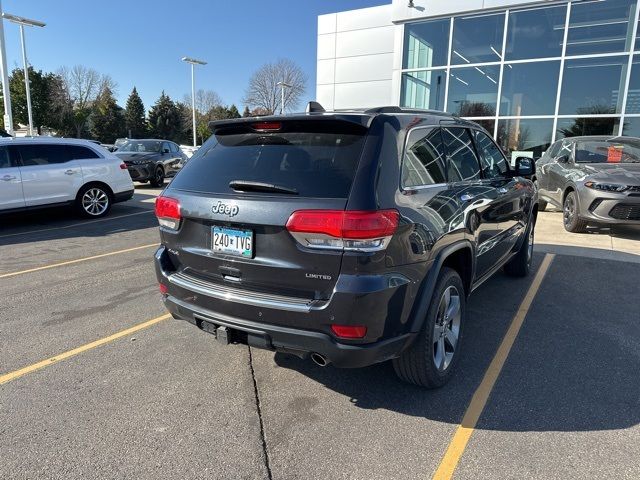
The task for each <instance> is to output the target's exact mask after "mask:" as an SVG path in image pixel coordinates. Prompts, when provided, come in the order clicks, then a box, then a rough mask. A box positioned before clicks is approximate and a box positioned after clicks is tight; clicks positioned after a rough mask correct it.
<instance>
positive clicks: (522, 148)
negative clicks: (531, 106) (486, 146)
mask: <svg viewBox="0 0 640 480" xmlns="http://www.w3.org/2000/svg"><path fill="white" fill-rule="evenodd" d="M552 134H553V119H552V118H548V119H547V118H543V119H538V118H536V119H515V120H500V121H499V122H498V138H497V141H498V145H500V147H502V149H503V150H504V151H505V152H507V153H508V154H509V155H510V157H511V158H512V159H513V158H515V157H517V156H518V152H533V157H534V158H539V157H541V156H542V154H543V153H544V152H545V150H547V148H549V145H550V144H551V136H552Z"/></svg>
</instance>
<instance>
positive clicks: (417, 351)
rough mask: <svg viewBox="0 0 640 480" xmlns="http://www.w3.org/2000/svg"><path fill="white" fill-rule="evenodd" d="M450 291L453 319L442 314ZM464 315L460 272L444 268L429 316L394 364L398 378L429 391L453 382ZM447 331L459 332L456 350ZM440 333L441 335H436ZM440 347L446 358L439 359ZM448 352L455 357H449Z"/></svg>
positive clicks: (464, 306) (437, 284)
mask: <svg viewBox="0 0 640 480" xmlns="http://www.w3.org/2000/svg"><path fill="white" fill-rule="evenodd" d="M447 291H449V293H450V299H451V303H449V304H448V305H449V306H450V307H451V308H446V307H445V308H444V310H447V312H449V313H450V314H451V316H450V317H446V316H445V315H443V313H444V312H443V301H444V302H445V304H446V300H445V297H446V293H447ZM454 296H455V297H456V298H457V302H458V310H457V312H458V314H455V313H454V310H453V305H454V300H453V298H454ZM465 314H466V304H465V293H464V285H463V284H462V279H461V278H460V275H458V272H456V271H455V270H453V269H451V268H447V267H444V268H443V269H442V271H441V272H440V275H439V277H438V282H437V283H436V288H435V290H434V292H433V297H432V301H431V305H429V309H428V310H427V316H426V318H425V319H424V324H423V325H422V328H421V330H420V332H419V333H418V336H417V337H416V339H415V340H414V342H413V343H412V344H411V345H410V346H409V348H407V349H406V350H405V351H404V352H402V354H401V355H400V357H399V358H396V359H394V360H393V361H392V362H393V369H394V370H395V372H396V374H397V375H398V377H399V378H400V379H401V380H403V381H405V382H408V383H413V384H414V385H418V386H421V387H426V388H438V387H441V386H443V385H444V384H446V383H447V382H448V381H449V380H450V379H451V376H452V375H453V373H454V371H455V369H456V366H457V364H458V359H459V357H460V347H461V345H462V342H461V341H462V333H463V330H464V322H465ZM451 317H453V318H451ZM447 320H448V321H447ZM456 321H457V327H456V325H455V322H456ZM447 326H448V328H447ZM447 330H448V331H449V333H457V339H456V342H455V345H453V349H452V348H451V346H452V343H451V342H450V341H449V338H450V337H449V335H448V334H447V333H446V331H447ZM455 330H457V332H456V331H455ZM437 332H439V333H440V335H437ZM440 339H441V340H440ZM447 347H448V350H449V351H448V352H447ZM440 348H442V349H443V350H442V352H443V354H444V356H438V352H439V351H440ZM449 353H451V354H452V355H451V356H450V357H447V355H448V354H449ZM447 358H449V360H448V363H446V359H447ZM436 362H439V363H440V366H438V365H436ZM443 362H444V363H443Z"/></svg>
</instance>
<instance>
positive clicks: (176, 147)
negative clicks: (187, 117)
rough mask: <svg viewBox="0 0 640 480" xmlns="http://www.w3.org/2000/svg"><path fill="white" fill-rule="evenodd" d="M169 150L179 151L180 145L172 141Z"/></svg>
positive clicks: (172, 151)
mask: <svg viewBox="0 0 640 480" xmlns="http://www.w3.org/2000/svg"><path fill="white" fill-rule="evenodd" d="M169 150H170V151H171V153H178V151H179V149H178V145H176V144H175V143H170V144H169Z"/></svg>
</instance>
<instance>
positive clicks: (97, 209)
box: [82, 187, 109, 216]
mask: <svg viewBox="0 0 640 480" xmlns="http://www.w3.org/2000/svg"><path fill="white" fill-rule="evenodd" d="M108 207H109V196H108V195H107V194H106V193H105V192H104V191H103V190H101V189H99V188H97V187H94V188H90V189H89V190H87V191H86V192H85V193H84V195H83V196H82V208H83V209H84V211H85V212H87V213H88V214H89V215H93V216H98V215H102V214H103V213H104V212H105V211H106V210H107V208H108Z"/></svg>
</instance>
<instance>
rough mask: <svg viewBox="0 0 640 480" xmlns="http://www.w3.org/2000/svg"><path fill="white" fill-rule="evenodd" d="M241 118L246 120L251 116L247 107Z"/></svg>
mask: <svg viewBox="0 0 640 480" xmlns="http://www.w3.org/2000/svg"><path fill="white" fill-rule="evenodd" d="M242 116H243V117H244V118H247V117H250V116H251V110H249V107H247V106H245V107H244V112H242Z"/></svg>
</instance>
